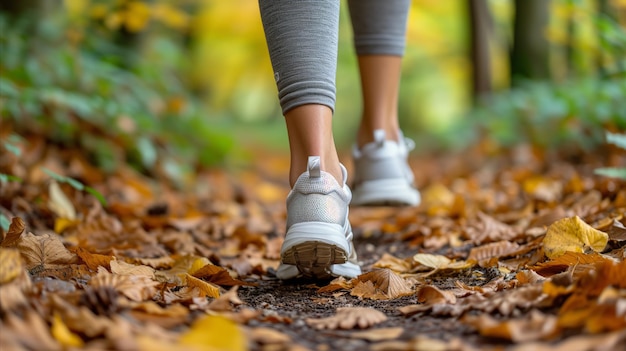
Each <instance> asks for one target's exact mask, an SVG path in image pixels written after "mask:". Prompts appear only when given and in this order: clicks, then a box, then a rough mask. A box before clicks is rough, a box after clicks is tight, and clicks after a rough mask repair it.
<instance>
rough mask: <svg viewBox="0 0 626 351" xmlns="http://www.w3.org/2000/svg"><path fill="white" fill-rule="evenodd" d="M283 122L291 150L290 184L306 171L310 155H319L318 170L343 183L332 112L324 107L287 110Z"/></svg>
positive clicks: (315, 106)
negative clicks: (285, 125) (333, 129)
mask: <svg viewBox="0 0 626 351" xmlns="http://www.w3.org/2000/svg"><path fill="white" fill-rule="evenodd" d="M285 122H286V123H287V133H288V134H289V149H290V151H291V168H290V171H289V183H290V185H291V186H292V187H293V185H294V184H295V182H296V180H297V179H298V176H300V174H302V173H303V172H304V171H306V169H307V160H308V157H309V156H320V161H321V165H320V166H321V169H322V170H323V171H325V172H328V173H330V174H332V175H333V176H334V177H335V178H336V179H337V181H338V182H339V184H343V179H342V175H341V168H340V166H339V157H338V156H337V150H336V148H335V141H334V139H333V131H332V111H331V109H330V108H329V107H328V106H325V105H317V104H307V105H301V106H298V107H295V108H293V109H291V110H289V111H287V113H286V114H285Z"/></svg>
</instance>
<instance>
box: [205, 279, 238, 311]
mask: <svg viewBox="0 0 626 351" xmlns="http://www.w3.org/2000/svg"><path fill="white" fill-rule="evenodd" d="M238 288H239V286H237V285H235V286H233V287H232V288H231V289H230V290H228V291H227V292H226V293H225V294H222V295H221V296H219V297H218V298H216V299H215V300H213V301H211V303H210V304H209V309H210V310H212V311H232V310H233V307H234V306H239V305H241V304H243V301H241V299H239V295H237V290H238Z"/></svg>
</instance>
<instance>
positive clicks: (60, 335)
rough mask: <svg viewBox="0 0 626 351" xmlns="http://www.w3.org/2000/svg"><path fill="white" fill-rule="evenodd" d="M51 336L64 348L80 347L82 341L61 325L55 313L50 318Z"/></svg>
mask: <svg viewBox="0 0 626 351" xmlns="http://www.w3.org/2000/svg"><path fill="white" fill-rule="evenodd" d="M50 332H51V333H52V336H53V337H54V338H55V339H56V340H57V341H58V342H59V343H60V344H61V345H63V346H64V347H82V346H83V345H84V342H83V339H81V338H80V337H79V336H78V335H76V334H74V333H72V331H71V330H70V329H69V328H68V327H67V325H65V323H63V320H62V319H61V316H59V314H58V313H55V314H54V316H53V317H52V326H51V327H50Z"/></svg>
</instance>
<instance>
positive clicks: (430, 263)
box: [413, 253, 473, 269]
mask: <svg viewBox="0 0 626 351" xmlns="http://www.w3.org/2000/svg"><path fill="white" fill-rule="evenodd" d="M413 260H415V261H416V262H417V263H419V264H422V265H424V266H426V267H430V268H434V269H465V268H469V267H471V266H472V265H473V263H472V262H467V261H452V260H451V259H449V258H447V257H446V256H442V255H431V254H423V253H418V254H415V256H413Z"/></svg>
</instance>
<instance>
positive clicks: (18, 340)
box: [0, 310, 63, 351]
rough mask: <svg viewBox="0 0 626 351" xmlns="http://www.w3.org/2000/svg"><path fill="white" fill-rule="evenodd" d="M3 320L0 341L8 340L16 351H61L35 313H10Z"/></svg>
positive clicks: (45, 325) (43, 322)
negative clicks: (18, 314)
mask: <svg viewBox="0 0 626 351" xmlns="http://www.w3.org/2000/svg"><path fill="white" fill-rule="evenodd" d="M4 318H5V320H4V321H3V325H2V333H0V340H2V339H4V338H7V339H9V342H10V343H12V344H13V345H14V346H15V347H16V349H17V350H24V349H26V350H47V351H57V350H59V351H60V350H63V348H62V346H61V345H60V344H59V343H58V342H57V341H56V340H55V339H54V338H53V337H52V335H50V332H49V329H48V325H47V323H46V322H45V321H44V320H43V319H42V318H41V317H40V316H39V315H38V314H37V312H35V311H33V310H27V311H26V312H25V315H24V316H17V315H15V314H12V313H11V314H8V315H7V316H6V317H4ZM5 321H6V322H5ZM2 345H5V343H2ZM3 348H4V347H3Z"/></svg>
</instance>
